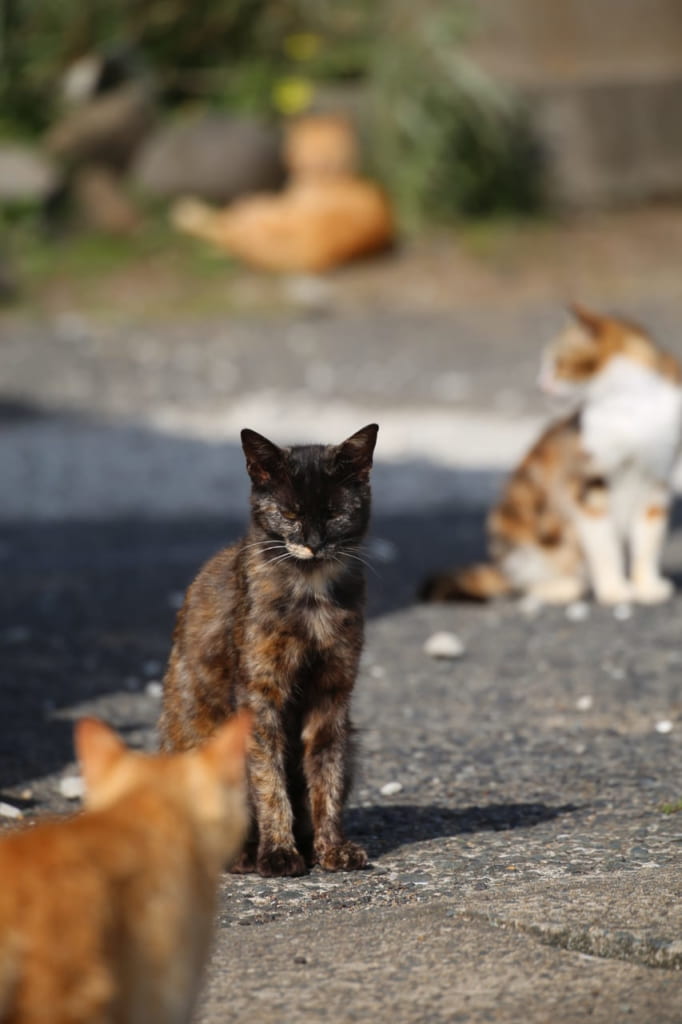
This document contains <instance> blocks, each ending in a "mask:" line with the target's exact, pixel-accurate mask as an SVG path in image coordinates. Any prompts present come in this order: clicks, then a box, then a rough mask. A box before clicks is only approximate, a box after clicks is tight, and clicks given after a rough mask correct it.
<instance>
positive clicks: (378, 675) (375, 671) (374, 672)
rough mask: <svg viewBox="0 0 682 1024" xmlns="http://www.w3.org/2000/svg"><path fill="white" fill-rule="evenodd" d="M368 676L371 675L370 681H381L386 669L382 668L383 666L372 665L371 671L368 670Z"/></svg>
mask: <svg viewBox="0 0 682 1024" xmlns="http://www.w3.org/2000/svg"><path fill="white" fill-rule="evenodd" d="M369 674H370V675H371V677H372V679H383V678H384V676H385V675H386V669H385V668H384V666H383V665H372V667H371V669H370V670H369Z"/></svg>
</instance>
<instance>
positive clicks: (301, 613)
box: [159, 424, 378, 876]
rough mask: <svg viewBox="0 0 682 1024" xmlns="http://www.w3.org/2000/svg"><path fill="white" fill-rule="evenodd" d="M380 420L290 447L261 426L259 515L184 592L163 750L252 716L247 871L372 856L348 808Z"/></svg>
mask: <svg viewBox="0 0 682 1024" xmlns="http://www.w3.org/2000/svg"><path fill="white" fill-rule="evenodd" d="M377 431H378V427H377V426H376V424H370V425H369V426H366V427H364V428H363V429H362V430H359V431H358V432H357V433H356V434H353V435H352V437H349V438H348V440H346V441H344V442H343V443H342V444H339V445H329V446H323V445H301V446H296V447H292V448H279V447H277V446H276V445H275V444H273V443H272V442H271V441H269V440H267V438H265V437H262V436H261V435H260V434H257V433H255V431H253V430H243V431H242V434H241V439H242V447H243V449H244V454H245V456H246V468H247V471H248V474H249V476H250V478H251V483H252V491H251V523H250V527H249V529H248V532H247V534H246V536H245V537H244V539H243V540H241V541H239V542H238V543H237V544H235V545H234V546H233V547H230V548H227V549H225V550H223V551H221V552H220V553H219V554H217V555H216V556H215V557H214V558H213V559H211V561H209V562H208V564H207V565H206V566H204V568H203V569H202V570H201V572H200V573H199V575H198V576H197V578H196V579H195V580H194V582H193V583H192V585H191V586H190V588H189V590H188V591H187V594H186V597H185V602H184V605H183V607H182V608H181V610H180V612H179V614H178V619H177V623H176V627H175V634H174V638H173V647H172V651H171V655H170V660H169V665H168V670H167V673H166V677H165V680H164V695H163V709H162V715H161V721H160V724H159V729H160V735H161V742H162V746H163V748H164V749H165V750H186V749H188V748H191V747H193V746H195V745H196V744H198V743H200V742H201V741H202V740H203V739H204V738H205V737H207V736H210V735H211V733H212V732H213V731H214V730H215V729H216V727H217V726H218V725H219V724H220V723H221V722H223V721H225V719H226V718H228V717H229V716H230V715H232V714H233V713H234V712H235V710H236V709H237V708H243V707H248V708H250V709H251V711H252V712H253V716H254V726H253V742H252V746H251V750H250V754H249V759H248V776H249V791H250V799H251V806H252V830H251V835H250V837H249V841H248V842H247V844H246V847H245V850H244V853H243V856H242V859H241V861H240V862H239V864H238V870H241V871H254V870H257V871H258V872H260V874H261V875H264V876H276V875H301V874H303V873H304V872H305V871H306V870H307V867H308V866H310V865H312V864H313V863H317V864H319V865H320V866H321V867H322V868H325V869H326V870H328V871H336V870H339V869H341V870H353V869H356V868H363V867H365V866H366V864H367V855H366V854H365V851H364V850H363V849H362V848H361V847H359V846H357V845H356V844H355V843H352V842H350V841H348V840H347V839H346V838H345V837H344V834H343V831H342V823H341V814H342V808H343V804H344V800H345V798H346V795H347V793H348V790H349V787H350V760H351V758H350V754H351V725H350V717H349V715H350V699H351V692H352V689H353V685H354V683H355V677H356V674H357V668H358V661H359V658H360V651H361V648H362V643H363V633H364V603H365V579H364V571H363V559H362V556H361V555H360V554H358V549H359V545H360V543H361V541H362V539H363V537H364V535H365V532H366V530H367V526H368V523H369V513H370V485H369V475H370V469H371V466H372V455H373V452H374V446H375V443H376V437H377Z"/></svg>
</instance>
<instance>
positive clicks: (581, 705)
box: [575, 693, 594, 711]
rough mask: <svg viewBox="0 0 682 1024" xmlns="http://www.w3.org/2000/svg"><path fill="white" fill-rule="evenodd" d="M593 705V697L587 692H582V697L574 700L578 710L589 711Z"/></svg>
mask: <svg viewBox="0 0 682 1024" xmlns="http://www.w3.org/2000/svg"><path fill="white" fill-rule="evenodd" d="M593 705H594V697H591V696H590V695H589V693H586V694H584V695H583V696H582V697H578V699H577V701H576V702H575V706H576V707H577V709H578V711H589V710H590V708H592V706H593Z"/></svg>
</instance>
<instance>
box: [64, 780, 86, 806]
mask: <svg viewBox="0 0 682 1024" xmlns="http://www.w3.org/2000/svg"><path fill="white" fill-rule="evenodd" d="M59 792H60V793H61V795H62V796H64V797H66V799H67V800H80V798H81V797H82V796H83V795H84V794H85V782H84V781H83V779H82V778H81V777H80V775H65V776H64V777H63V778H62V779H60V780H59Z"/></svg>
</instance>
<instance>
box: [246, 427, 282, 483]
mask: <svg viewBox="0 0 682 1024" xmlns="http://www.w3.org/2000/svg"><path fill="white" fill-rule="evenodd" d="M241 439H242V448H243V449H244V455H245V456H246V471H247V473H248V474H249V476H250V477H251V479H252V481H253V482H254V484H267V483H268V482H269V481H270V480H272V478H273V477H274V476H276V475H277V474H278V473H279V472H280V470H281V468H282V449H281V448H278V447H277V445H276V444H273V443H272V441H268V439H267V437H263V435H262V434H257V433H256V431H255V430H248V429H246V428H245V429H244V430H242V433H241Z"/></svg>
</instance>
